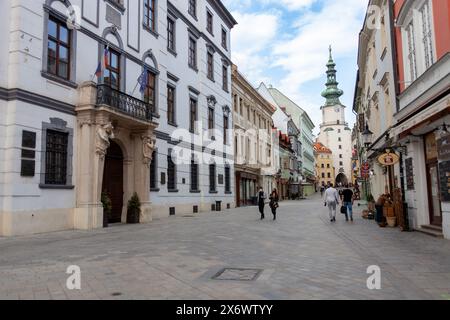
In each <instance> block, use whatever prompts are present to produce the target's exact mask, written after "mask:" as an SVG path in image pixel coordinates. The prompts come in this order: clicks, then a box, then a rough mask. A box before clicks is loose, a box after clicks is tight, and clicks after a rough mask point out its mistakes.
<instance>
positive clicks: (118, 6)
mask: <svg viewBox="0 0 450 320" xmlns="http://www.w3.org/2000/svg"><path fill="white" fill-rule="evenodd" d="M105 2H107V3H109V4H110V5H111V6H113V7H114V8H116V9H117V10H119V11H120V12H121V13H122V14H124V13H125V7H124V6H123V5H121V4H119V3H116V2H114V1H112V0H105Z"/></svg>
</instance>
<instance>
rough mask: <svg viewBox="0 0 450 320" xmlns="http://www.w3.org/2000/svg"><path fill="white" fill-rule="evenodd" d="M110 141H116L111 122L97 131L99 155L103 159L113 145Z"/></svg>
mask: <svg viewBox="0 0 450 320" xmlns="http://www.w3.org/2000/svg"><path fill="white" fill-rule="evenodd" d="M110 139H114V127H113V125H112V123H111V122H108V123H106V124H103V125H101V126H100V127H99V128H98V130H97V143H96V147H97V154H98V155H100V157H101V158H102V159H103V158H104V157H105V155H106V152H107V150H108V148H109V146H110V145H111V143H110V141H109V140H110Z"/></svg>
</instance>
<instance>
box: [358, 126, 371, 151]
mask: <svg viewBox="0 0 450 320" xmlns="http://www.w3.org/2000/svg"><path fill="white" fill-rule="evenodd" d="M361 135H362V142H363V143H364V146H365V147H366V148H367V149H369V147H370V145H371V144H372V136H373V132H372V131H370V130H369V125H368V124H366V129H365V130H364V131H363V132H362V134H361Z"/></svg>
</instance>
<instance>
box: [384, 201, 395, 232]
mask: <svg viewBox="0 0 450 320" xmlns="http://www.w3.org/2000/svg"><path fill="white" fill-rule="evenodd" d="M383 211H384V216H385V217H386V220H387V224H388V226H389V227H392V228H393V227H395V226H396V224H397V217H396V216H395V210H394V204H393V202H392V201H391V200H390V199H387V200H386V202H385V203H384V207H383Z"/></svg>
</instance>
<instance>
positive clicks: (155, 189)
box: [150, 188, 160, 192]
mask: <svg viewBox="0 0 450 320" xmlns="http://www.w3.org/2000/svg"><path fill="white" fill-rule="evenodd" d="M159 191H160V189H159V188H150V192H159Z"/></svg>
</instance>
